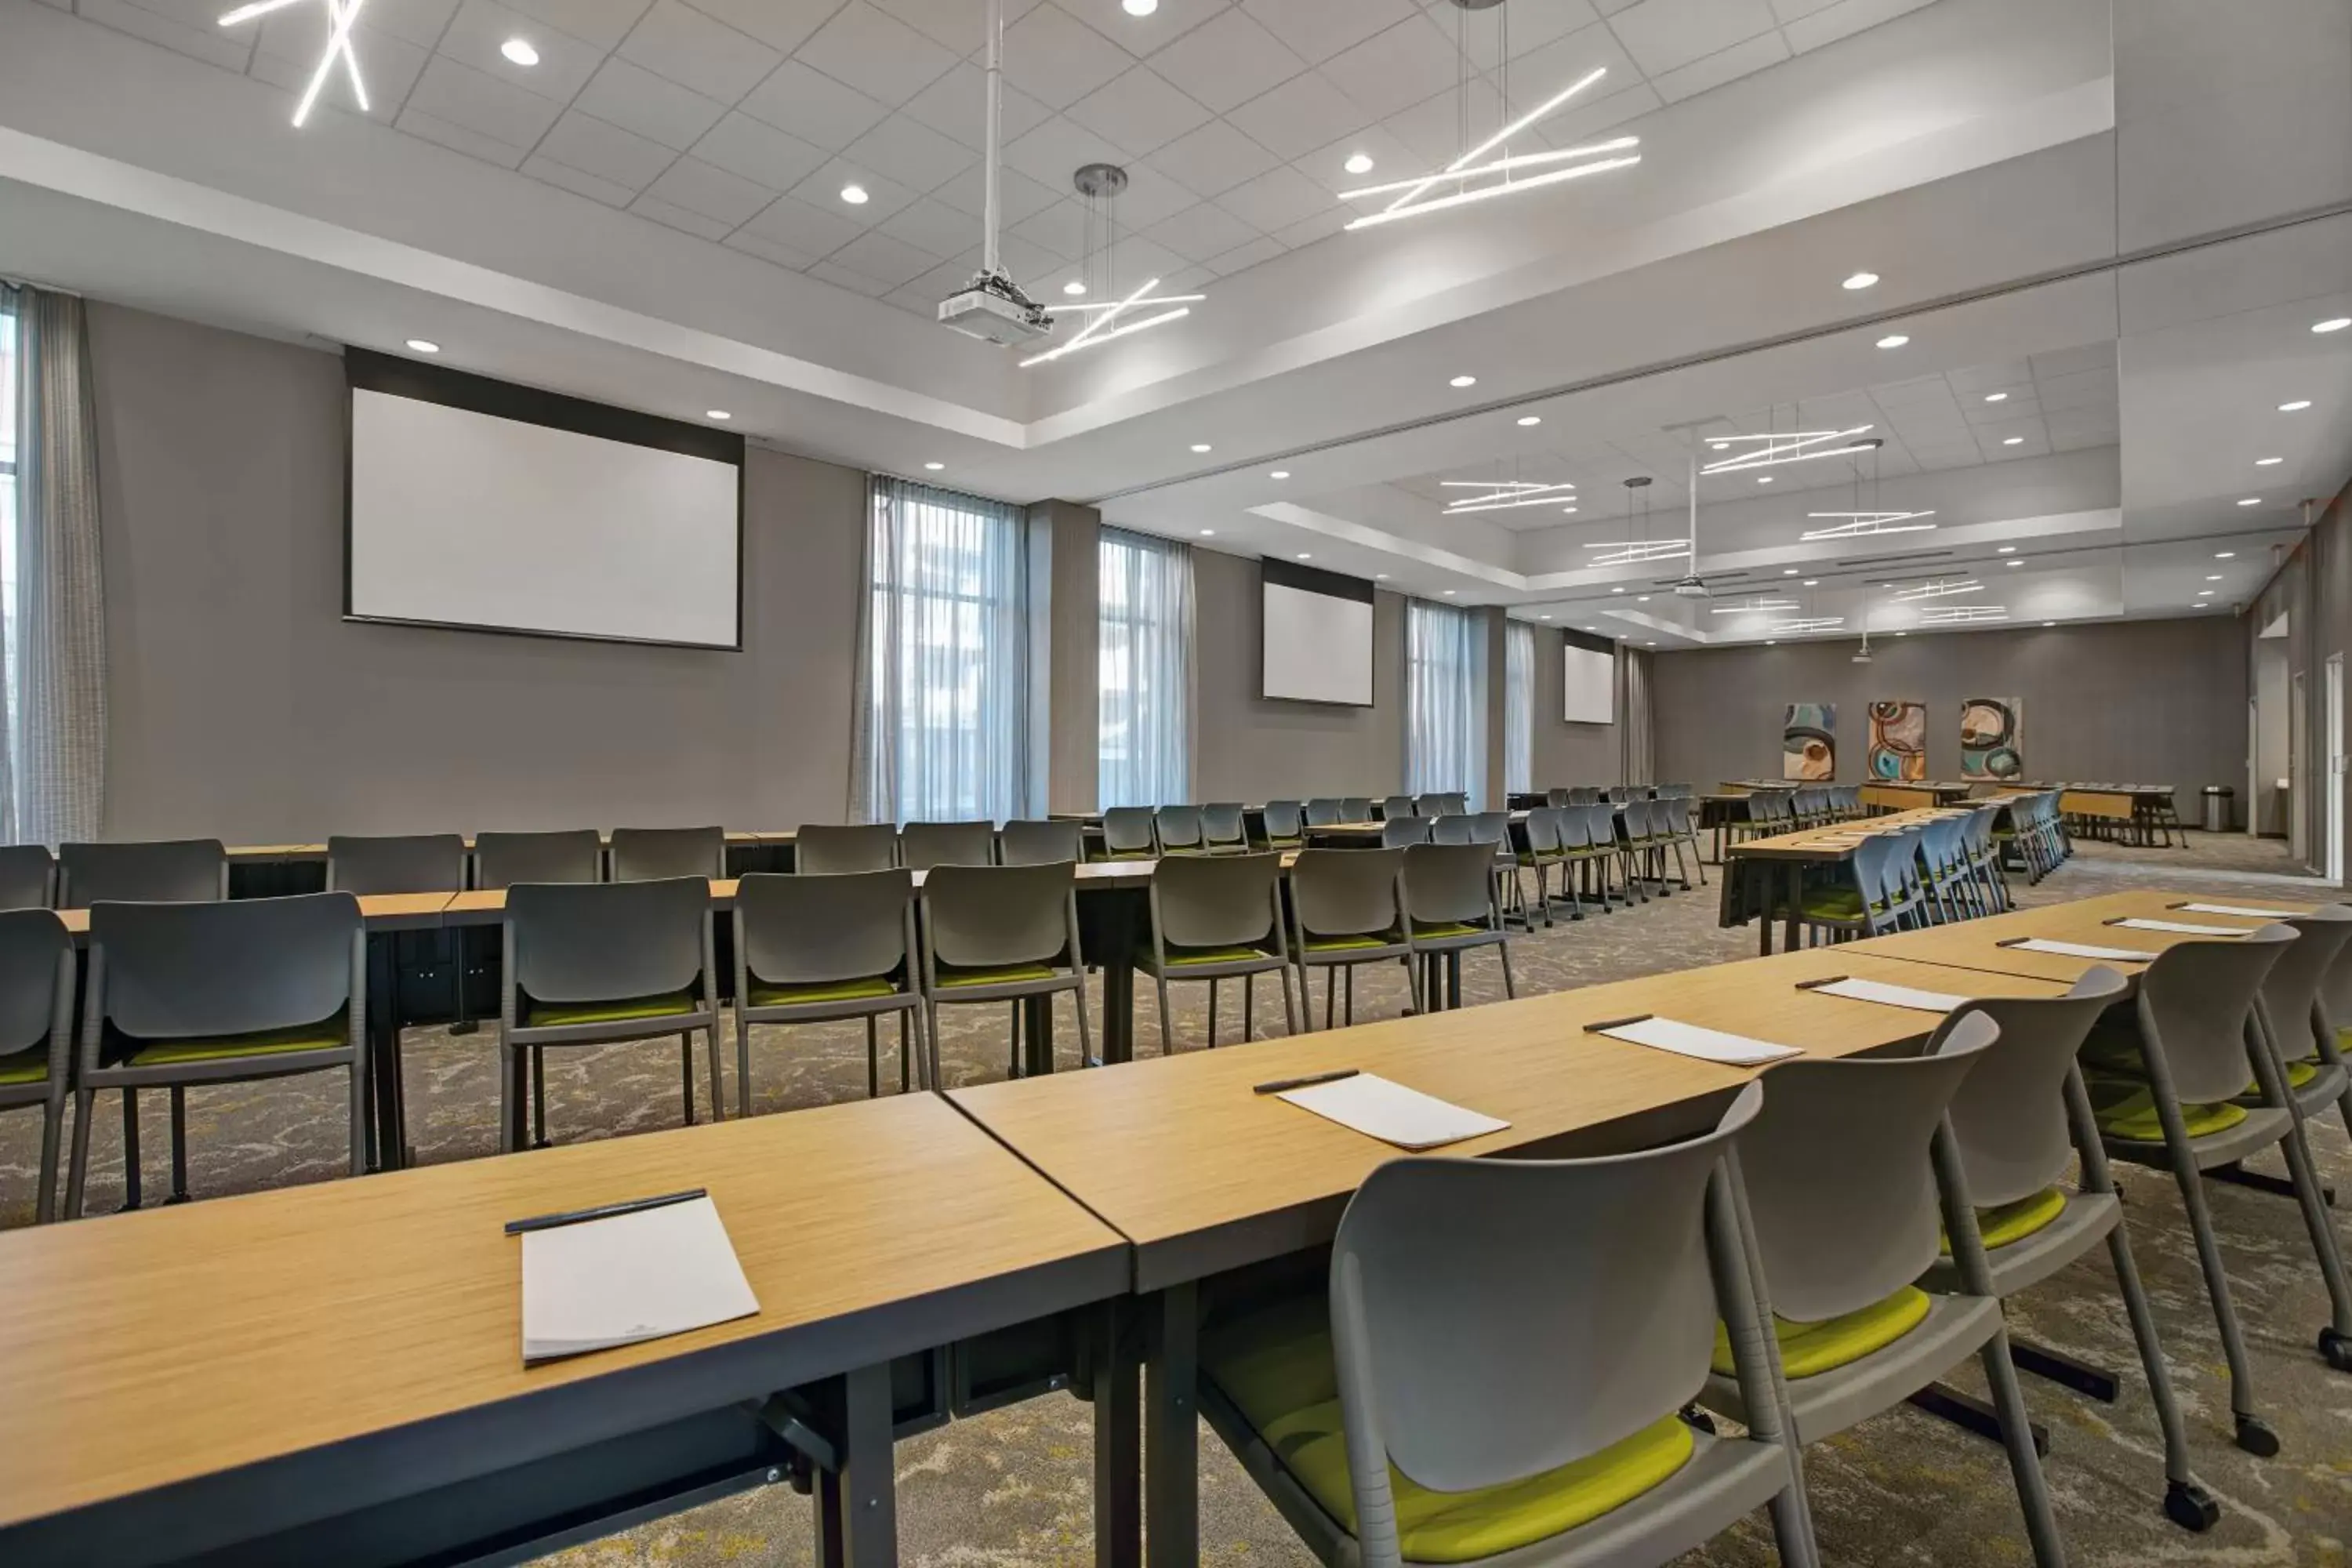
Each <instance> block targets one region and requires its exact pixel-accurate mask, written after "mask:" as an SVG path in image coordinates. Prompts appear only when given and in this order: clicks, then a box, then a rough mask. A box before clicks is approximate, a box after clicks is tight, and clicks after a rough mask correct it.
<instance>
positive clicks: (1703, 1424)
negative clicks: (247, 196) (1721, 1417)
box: [1682, 1405, 1715, 1437]
mask: <svg viewBox="0 0 2352 1568" xmlns="http://www.w3.org/2000/svg"><path fill="white" fill-rule="evenodd" d="M1682 1417H1683V1425H1685V1426H1688V1427H1689V1428H1691V1430H1693V1431H1694V1432H1704V1433H1706V1435H1707V1436H1710V1437H1712V1436H1715V1417H1714V1416H1712V1415H1708V1414H1707V1413H1706V1411H1704V1410H1701V1409H1700V1408H1699V1407H1698V1406H1697V1405H1684V1406H1683V1408H1682Z"/></svg>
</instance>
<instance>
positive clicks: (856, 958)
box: [734, 867, 928, 1116]
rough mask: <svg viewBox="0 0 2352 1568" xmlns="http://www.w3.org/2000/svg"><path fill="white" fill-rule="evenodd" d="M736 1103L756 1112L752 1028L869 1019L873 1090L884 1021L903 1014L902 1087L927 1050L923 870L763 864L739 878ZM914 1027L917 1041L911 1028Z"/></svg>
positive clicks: (878, 1088) (869, 1088)
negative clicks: (918, 890)
mask: <svg viewBox="0 0 2352 1568" xmlns="http://www.w3.org/2000/svg"><path fill="white" fill-rule="evenodd" d="M734 918H735V1110H736V1113H737V1114H738V1115H741V1116H749V1115H751V1029H752V1027H753V1026H755V1025H759V1024H814V1023H821V1022H824V1021H825V1020H828V1019H834V1018H863V1019H865V1020H866V1094H867V1096H868V1097H869V1098H870V1097H872V1096H874V1095H877V1094H879V1093H881V1092H882V1071H881V1059H880V1046H879V1042H878V1041H877V1038H876V1032H875V1026H876V1024H877V1022H879V1021H880V1020H881V1019H882V1018H883V1017H885V1016H888V1015H890V1014H894V1013H895V1014H897V1015H898V1089H899V1092H900V1093H902V1094H903V1093H905V1092H906V1090H907V1089H908V1088H909V1087H910V1081H911V1075H912V1071H913V1063H914V1061H915V1060H916V1059H917V1058H919V1057H922V1058H927V1057H928V1053H926V1052H925V1051H924V1050H923V1049H922V1005H923V994H922V989H921V987H920V985H919V984H918V983H917V977H916V964H915V875H914V873H913V872H912V871H910V870H908V869H907V868H903V867H901V868H897V869H893V870H888V871H845V872H839V873H827V872H823V871H819V872H814V873H810V874H799V873H795V874H794V875H793V876H789V877H777V876H769V875H763V874H760V873H754V874H752V875H751V876H747V877H745V878H743V879H740V881H738V882H737V883H736V884H735V917H734ZM909 1029H911V1030H912V1031H913V1037H912V1040H911V1041H910V1040H909V1038H908V1031H909Z"/></svg>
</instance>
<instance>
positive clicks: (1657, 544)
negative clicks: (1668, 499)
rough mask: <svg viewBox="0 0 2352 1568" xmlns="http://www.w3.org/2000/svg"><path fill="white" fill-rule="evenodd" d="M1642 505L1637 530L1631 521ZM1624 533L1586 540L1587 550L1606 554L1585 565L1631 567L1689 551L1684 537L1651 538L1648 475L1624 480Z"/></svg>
mask: <svg viewBox="0 0 2352 1568" xmlns="http://www.w3.org/2000/svg"><path fill="white" fill-rule="evenodd" d="M1637 504H1638V505H1639V507H1640V508H1641V522H1640V524H1639V527H1638V529H1637V527H1636V525H1635V523H1634V521H1633V512H1634V508H1635V506H1636V505H1637ZM1625 533H1626V537H1625V538H1623V539H1622V540H1608V539H1598V540H1587V541H1586V542H1585V544H1584V548H1585V549H1587V550H1605V551H1608V552H1611V553H1609V554H1606V555H1596V556H1594V557H1593V558H1592V559H1591V560H1590V561H1588V562H1586V563H1585V564H1586V565H1588V566H1631V565H1637V564H1640V563H1645V562H1651V561H1679V560H1682V559H1683V558H1684V557H1685V556H1687V555H1688V554H1690V552H1691V542H1690V541H1689V540H1687V539H1652V538H1651V537H1650V476H1649V475H1647V474H1636V475H1634V476H1633V478H1632V479H1627V480H1626V481H1625Z"/></svg>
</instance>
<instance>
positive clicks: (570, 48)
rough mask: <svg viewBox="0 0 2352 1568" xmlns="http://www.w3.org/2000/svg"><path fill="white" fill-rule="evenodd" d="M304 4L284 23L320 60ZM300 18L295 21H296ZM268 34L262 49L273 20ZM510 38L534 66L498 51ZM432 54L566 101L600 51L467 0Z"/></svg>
mask: <svg viewBox="0 0 2352 1568" xmlns="http://www.w3.org/2000/svg"><path fill="white" fill-rule="evenodd" d="M322 14H323V13H314V12H312V11H311V10H310V7H308V6H303V7H300V8H299V10H297V11H294V12H289V13H288V16H287V21H288V23H289V26H296V25H302V26H304V32H303V39H302V47H301V50H300V52H303V53H307V54H308V55H309V56H310V58H312V59H317V58H319V47H320V41H321V40H320V38H319V37H317V31H318V29H317V17H318V16H320V15H322ZM298 18H299V22H298ZM270 29H271V31H270V34H269V35H265V37H264V40H263V42H264V47H277V45H276V37H275V35H276V34H277V30H278V24H277V19H276V18H272V20H271V23H270ZM510 38H521V39H523V40H524V41H526V42H527V43H529V44H530V46H531V47H533V48H536V49H537V50H538V51H539V63H538V64H537V65H535V66H519V65H517V64H515V63H514V62H513V61H512V60H509V59H508V58H506V57H505V56H504V55H502V54H500V53H499V47H500V46H501V45H503V44H505V43H506V42H507V41H508V40H509V39H510ZM433 47H434V52H435V53H436V54H441V55H446V56H447V57H448V58H451V59H453V60H456V61H457V63H458V64H460V65H465V66H471V67H472V68H474V69H476V70H478V71H480V72H481V73H482V74H483V75H485V76H490V77H495V78H497V79H499V80H501V81H506V82H511V83H513V84H514V85H515V86H516V87H519V88H521V89H523V90H524V91H526V92H534V93H537V94H538V95H539V96H540V97H541V98H551V99H553V100H555V101H557V102H558V103H569V102H571V101H572V99H573V98H574V97H576V96H577V95H578V94H579V91H580V89H582V88H583V87H585V86H587V85H588V79H589V78H590V77H592V76H594V75H595V74H596V68H597V67H598V66H599V65H601V64H603V63H604V50H603V49H601V48H598V47H596V46H595V45H593V44H592V43H589V42H587V41H586V40H585V39H582V38H575V37H572V35H571V34H569V33H567V32H565V31H563V30H562V28H561V27H553V26H548V25H547V24H546V23H544V22H541V21H540V20H539V19H538V18H537V17H535V16H525V15H524V14H523V13H522V12H520V11H518V10H515V9H514V8H513V7H512V6H509V5H499V3H498V0H466V3H465V4H464V5H460V6H459V7H457V15H456V16H452V17H451V18H450V19H449V26H448V28H447V30H446V31H445V32H444V33H443V34H442V35H441V37H440V38H439V39H438V41H437V42H436V44H435V45H434V46H433Z"/></svg>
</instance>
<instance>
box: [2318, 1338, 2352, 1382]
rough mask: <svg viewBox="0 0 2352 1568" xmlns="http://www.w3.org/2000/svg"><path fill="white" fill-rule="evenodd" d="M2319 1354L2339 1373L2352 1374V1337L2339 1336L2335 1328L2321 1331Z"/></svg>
mask: <svg viewBox="0 0 2352 1568" xmlns="http://www.w3.org/2000/svg"><path fill="white" fill-rule="evenodd" d="M2319 1354H2320V1359H2321V1360H2323V1361H2325V1362H2326V1363H2327V1364H2328V1365H2329V1366H2331V1367H2334V1368H2335V1369H2336V1371H2337V1372H2352V1335H2345V1334H2339V1333H2337V1332H2336V1331H2335V1330H2334V1329H2333V1328H2326V1329H2322V1330H2320V1331H2319Z"/></svg>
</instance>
